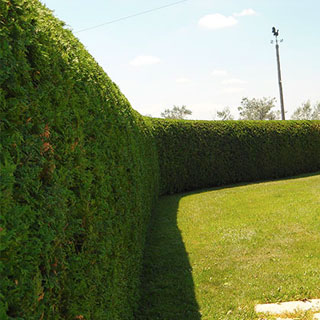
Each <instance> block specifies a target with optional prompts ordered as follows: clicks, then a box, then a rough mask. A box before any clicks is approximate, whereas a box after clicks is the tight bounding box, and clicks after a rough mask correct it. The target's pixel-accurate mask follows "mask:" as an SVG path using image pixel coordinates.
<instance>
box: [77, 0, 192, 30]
mask: <svg viewBox="0 0 320 320" xmlns="http://www.w3.org/2000/svg"><path fill="white" fill-rule="evenodd" d="M186 1H188V0H181V1H177V2H173V3H170V4H167V5H164V6H161V7H157V8H153V9H149V10H146V11H141V12H138V13H135V14H132V15H129V16H125V17H122V18H118V19H114V20H110V21H107V22H104V23H101V24H98V25H96V26H92V27H89V28H85V29H81V30H78V31H75V33H79V32H84V31H88V30H92V29H96V28H100V27H103V26H106V25H108V24H112V23H116V22H119V21H122V20H127V19H130V18H134V17H137V16H141V15H143V14H147V13H150V12H153V11H157V10H161V9H164V8H168V7H172V6H175V5H177V4H180V3H182V2H186Z"/></svg>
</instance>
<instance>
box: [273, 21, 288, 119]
mask: <svg viewBox="0 0 320 320" xmlns="http://www.w3.org/2000/svg"><path fill="white" fill-rule="evenodd" d="M272 33H273V35H274V36H275V38H276V53H277V65H278V80H279V91H280V103H281V119H282V120H285V112H284V103H283V90H282V80H281V69H280V54H279V42H278V36H279V29H278V30H277V29H276V28H275V27H273V28H272ZM282 41H283V40H282V39H281V40H280V42H282ZM271 43H273V41H271Z"/></svg>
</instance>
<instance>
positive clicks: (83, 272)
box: [0, 0, 158, 320]
mask: <svg viewBox="0 0 320 320" xmlns="http://www.w3.org/2000/svg"><path fill="white" fill-rule="evenodd" d="M0 66H1V68H0V112H1V114H0V121H1V122H0V142H1V145H0V174H1V177H0V181H1V185H0V187H1V190H0V203H1V207H0V209H1V215H0V319H1V320H5V319H25V320H32V319H37V320H39V319H86V320H88V319H110V320H111V319H112V320H115V319H119V320H124V319H129V318H131V317H132V313H133V310H134V309H135V307H136V304H137V299H138V298H139V275H140V269H141V259H142V251H143V247H144V238H145V229H146V225H147V221H148V216H149V213H150V210H151V206H152V203H153V200H154V198H155V196H156V195H157V193H158V191H157V176H158V170H157V160H156V152H155V146H154V143H153V141H152V138H151V135H150V130H149V129H148V126H147V123H146V121H147V120H143V118H142V117H141V116H140V115H139V114H137V113H136V112H135V111H133V110H132V109H131V107H130V105H129V103H128V101H127V100H126V99H125V97H124V96H123V95H122V94H121V93H120V92H119V90H118V88H117V87H116V85H115V84H114V83H112V81H111V80H110V79H109V77H108V76H107V75H106V74H105V73H104V71H103V70H102V69H101V68H100V67H99V66H98V65H97V63H96V62H95V61H94V59H93V58H92V57H91V56H90V55H89V54H88V53H87V51H86V50H85V48H84V47H83V46H82V45H81V44H80V43H79V42H78V40H77V39H76V38H75V37H74V36H73V35H72V33H71V31H69V30H67V29H65V28H64V27H63V24H62V23H61V22H60V21H58V20H57V19H55V18H54V17H53V16H52V14H51V12H50V11H49V10H47V9H46V8H45V7H44V6H42V5H41V4H40V3H39V2H38V1H36V0H27V1H24V0H0Z"/></svg>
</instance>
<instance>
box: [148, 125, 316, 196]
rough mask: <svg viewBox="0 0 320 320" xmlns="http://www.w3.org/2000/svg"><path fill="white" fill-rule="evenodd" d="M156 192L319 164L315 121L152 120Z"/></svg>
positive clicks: (264, 176)
mask: <svg viewBox="0 0 320 320" xmlns="http://www.w3.org/2000/svg"><path fill="white" fill-rule="evenodd" d="M153 127H154V129H153V131H154V136H155V139H156V143H157V149H158V153H159V154H158V157H159V165H160V187H161V193H162V194H164V193H175V192H181V191H185V190H193V189H198V188H205V187H212V186H219V185H226V184H230V183H236V182H245V181H256V180H261V179H270V178H280V177H285V176H290V175H295V174H300V173H306V172H313V171H316V170H319V169H320V121H186V120H185V121H183V120H182V121H181V120H164V119H154V120H153Z"/></svg>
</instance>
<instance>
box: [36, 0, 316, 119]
mask: <svg viewBox="0 0 320 320" xmlns="http://www.w3.org/2000/svg"><path fill="white" fill-rule="evenodd" d="M42 2H43V3H45V4H46V5H47V7H49V8H50V9H52V10H53V11H54V14H55V16H57V17H58V18H60V19H61V20H63V21H65V22H66V24H67V25H68V26H69V27H70V28H71V29H72V30H73V31H74V32H75V35H76V36H77V37H78V38H79V39H80V41H81V42H82V43H83V44H84V45H85V46H86V48H87V49H88V51H89V52H90V53H91V54H92V55H93V57H94V58H95V59H96V60H97V62H98V63H99V64H100V65H101V66H102V67H103V69H104V70H105V71H106V72H107V74H108V75H109V76H110V77H111V79H112V80H113V81H114V82H116V83H117V84H118V86H119V87H120V89H121V91H122V92H123V93H124V94H125V96H126V97H127V98H128V100H129V101H130V103H131V105H132V107H133V108H134V109H136V110H137V111H139V112H140V113H141V114H144V115H146V114H149V115H152V116H160V113H161V112H162V111H163V110H164V109H166V108H171V107H172V106H173V105H179V106H181V105H186V106H187V107H188V108H189V109H191V110H192V112H193V114H192V116H191V117H189V118H192V119H208V120H211V119H213V118H214V116H215V112H216V111H217V110H222V109H223V108H224V107H226V106H228V107H230V109H231V111H232V113H233V114H234V115H235V116H236V117H237V115H238V112H237V107H238V106H239V105H240V102H241V99H242V97H249V98H261V97H264V96H266V97H276V98H277V107H279V89H278V82H277V68H276V54H275V48H274V45H271V44H270V40H271V39H272V38H273V36H272V33H271V28H272V27H273V26H276V27H277V28H278V29H280V38H283V39H284V42H283V43H281V45H280V58H281V68H282V78H283V89H284V101H285V109H286V111H287V118H289V117H290V115H291V114H292V112H293V111H294V110H295V109H296V108H297V107H298V106H300V105H301V104H302V103H303V102H304V101H306V100H307V99H310V100H311V102H313V103H315V102H317V101H320V90H319V77H320V59H319V57H320V40H319V31H320V19H319V12H320V1H318V0H304V1H301V0H224V1H222V0H220V1H214V0H188V1H185V2H182V3H180V4H177V5H175V6H171V7H168V8H164V9H162V10H158V11H154V12H151V13H148V14H145V15H140V16H137V17H133V18H131V19H127V20H123V21H119V22H117V23H113V24H109V25H105V26H102V27H100V28H96V29H92V30H88V31H85V32H79V33H77V31H78V30H82V29H85V28H90V27H93V26H95V25H99V24H102V23H105V22H108V21H111V20H114V19H118V18H121V17H125V16H128V15H133V14H136V13H139V12H141V11H145V10H149V9H153V8H157V7H160V6H165V5H168V4H171V3H174V2H177V0H104V1H102V0H91V1H87V0H42Z"/></svg>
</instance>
